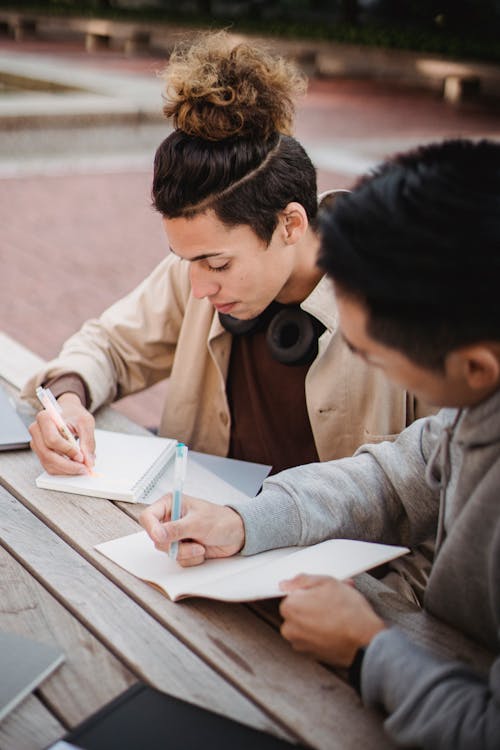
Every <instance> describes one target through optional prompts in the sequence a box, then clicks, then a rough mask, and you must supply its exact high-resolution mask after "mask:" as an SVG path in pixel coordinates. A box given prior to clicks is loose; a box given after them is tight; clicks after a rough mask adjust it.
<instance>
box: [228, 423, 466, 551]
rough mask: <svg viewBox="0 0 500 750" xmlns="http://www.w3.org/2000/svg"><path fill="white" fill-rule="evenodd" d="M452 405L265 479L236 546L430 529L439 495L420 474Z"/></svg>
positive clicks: (418, 537) (405, 538)
mask: <svg viewBox="0 0 500 750" xmlns="http://www.w3.org/2000/svg"><path fill="white" fill-rule="evenodd" d="M453 415H454V413H453V412H452V413H451V414H450V412H445V411H442V412H440V413H439V414H438V415H436V416H434V417H428V418H426V419H420V420H418V421H416V422H414V423H413V424H412V425H410V427H408V428H407V429H406V430H404V431H403V432H402V433H401V434H400V435H399V437H398V438H397V440H395V441H394V442H384V443H379V444H377V445H365V446H363V447H362V448H360V449H359V451H358V452H357V453H356V454H355V456H354V457H352V458H344V459H340V460H338V461H329V462H325V463H315V464H307V465H305V466H299V467H296V468H293V469H288V470H287V471H283V472H281V473H280V474H276V475H275V476H274V477H271V478H270V479H268V480H266V482H264V485H263V489H262V492H261V494H260V495H258V496H257V497H256V498H254V499H253V500H252V502H251V503H248V502H247V503H243V502H241V503H240V502H235V503H233V504H231V505H230V507H232V508H233V509H234V510H236V511H237V512H238V513H239V514H240V515H241V516H242V518H243V522H244V524H245V546H244V548H243V550H242V552H243V554H247V555H252V554H255V553H256V552H261V551H263V550H266V549H272V548H274V547H285V546H293V545H310V544H316V543H318V542H321V541H323V540H325V539H330V538H335V537H337V538H342V537H347V538H349V539H361V540H370V541H380V542H383V543H386V544H405V545H408V546H415V545H416V544H418V543H419V542H421V541H423V540H425V539H427V538H429V536H431V535H432V534H433V533H434V532H435V529H436V524H437V514H438V505H439V495H438V491H437V490H436V489H431V488H430V487H429V486H428V485H427V483H426V481H425V468H426V465H427V461H428V458H429V455H430V454H431V452H432V450H433V449H434V447H435V445H436V442H437V441H438V440H439V435H440V432H441V427H442V425H443V423H448V422H449V421H451V419H452V416H453Z"/></svg>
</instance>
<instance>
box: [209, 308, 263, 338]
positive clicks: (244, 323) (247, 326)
mask: <svg viewBox="0 0 500 750" xmlns="http://www.w3.org/2000/svg"><path fill="white" fill-rule="evenodd" d="M219 320H220V323H221V325H222V326H223V328H225V329H226V331H229V333H232V334H233V335H235V336H241V335H243V334H245V333H251V332H252V331H253V330H255V329H256V328H257V326H258V325H259V323H260V315H258V316H257V317H256V318H250V319H249V320H239V319H238V318H233V316H232V315H224V313H219Z"/></svg>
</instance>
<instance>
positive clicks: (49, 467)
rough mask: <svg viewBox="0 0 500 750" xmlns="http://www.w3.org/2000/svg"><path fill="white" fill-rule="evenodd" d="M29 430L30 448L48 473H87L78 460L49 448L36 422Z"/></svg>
mask: <svg viewBox="0 0 500 750" xmlns="http://www.w3.org/2000/svg"><path fill="white" fill-rule="evenodd" d="M29 431H30V434H31V448H32V450H33V451H34V452H35V453H36V455H37V456H38V458H39V459H40V463H41V464H42V466H43V468H44V469H45V470H46V471H47V472H48V473H49V474H65V475H79V474H86V473H87V469H86V468H85V466H83V465H82V464H81V463H79V462H78V461H72V460H71V459H70V458H69V456H65V455H61V454H59V453H57V452H55V451H53V450H52V449H51V448H49V447H48V446H47V445H46V443H45V440H44V438H43V435H42V433H41V431H40V428H39V426H38V424H37V423H36V422H34V423H33V424H32V425H30V427H29Z"/></svg>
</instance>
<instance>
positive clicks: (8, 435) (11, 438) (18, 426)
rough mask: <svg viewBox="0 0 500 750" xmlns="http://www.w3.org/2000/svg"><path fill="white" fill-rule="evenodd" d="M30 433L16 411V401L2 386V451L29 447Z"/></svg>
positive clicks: (0, 395) (0, 425)
mask: <svg viewBox="0 0 500 750" xmlns="http://www.w3.org/2000/svg"><path fill="white" fill-rule="evenodd" d="M30 440H31V437H30V434H29V432H28V429H27V427H26V425H25V424H24V422H23V420H22V419H21V417H20V416H19V414H18V413H17V411H16V407H15V406H14V402H13V401H12V400H11V399H10V396H9V395H8V394H7V391H5V390H4V389H3V388H2V386H0V451H9V450H16V449H17V448H28V447H29V444H30Z"/></svg>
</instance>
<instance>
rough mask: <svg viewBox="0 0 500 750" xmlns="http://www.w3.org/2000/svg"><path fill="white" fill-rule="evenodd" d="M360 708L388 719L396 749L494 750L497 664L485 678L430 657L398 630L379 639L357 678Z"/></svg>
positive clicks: (499, 734)
mask: <svg viewBox="0 0 500 750" xmlns="http://www.w3.org/2000/svg"><path fill="white" fill-rule="evenodd" d="M361 693H362V698H363V702H364V703H365V704H366V705H368V706H372V707H375V708H379V709H380V708H381V709H382V710H384V711H385V712H386V713H387V714H389V716H388V718H387V719H386V721H385V728H386V730H387V732H388V734H389V735H390V736H391V737H392V738H393V739H394V740H395V742H396V743H398V744H400V745H403V746H405V747H408V746H410V747H422V748H433V750H471V749H472V748H474V750H490V749H491V750H493V749H495V750H498V747H499V744H500V658H497V659H496V661H494V662H493V665H492V667H491V669H490V672H489V675H488V676H487V677H484V676H482V675H480V674H478V673H475V672H474V671H473V670H472V669H470V668H469V667H467V666H466V665H465V664H463V663H461V662H457V661H446V660H442V659H439V658H438V657H435V656H434V655H432V654H430V653H429V652H427V651H426V650H424V649H423V648H420V647H419V646H416V645H415V644H413V643H411V642H410V641H409V640H408V639H407V638H406V636H405V635H404V634H403V633H402V632H401V631H400V630H399V629H398V628H391V629H389V630H385V631H383V632H382V633H379V634H378V635H377V636H376V637H375V638H374V639H373V641H372V642H371V644H370V646H369V647H368V649H367V651H366V654H365V657H364V660H363V669H362V675H361Z"/></svg>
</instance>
